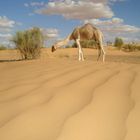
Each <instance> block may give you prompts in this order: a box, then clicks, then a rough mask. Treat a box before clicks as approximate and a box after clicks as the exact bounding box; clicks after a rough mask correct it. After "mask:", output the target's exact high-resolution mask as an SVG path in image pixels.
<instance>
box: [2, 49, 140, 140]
mask: <svg viewBox="0 0 140 140" xmlns="http://www.w3.org/2000/svg"><path fill="white" fill-rule="evenodd" d="M84 52H85V54H86V61H84V62H78V61H77V56H76V54H77V51H76V50H75V49H60V50H59V51H57V52H56V53H54V54H51V53H50V50H44V51H43V53H42V56H41V58H40V59H38V60H30V61H17V62H16V61H13V62H12V61H11V62H9V61H5V60H10V59H13V60H18V59H20V57H19V56H18V55H17V53H16V52H11V53H12V55H10V57H9V55H8V54H9V53H7V52H6V53H5V52H0V59H1V60H3V61H1V62H4V63H0V71H1V73H0V77H1V80H0V140H25V139H26V140H66V139H67V140H85V139H86V140H140V134H139V130H140V119H139V118H140V87H139V83H140V65H139V64H140V57H139V53H124V52H120V51H113V50H112V51H108V52H107V54H108V56H107V58H106V60H107V61H106V62H105V63H102V62H96V61H95V60H96V53H97V52H96V51H95V50H90V49H85V50H84ZM4 53H5V55H4Z"/></svg>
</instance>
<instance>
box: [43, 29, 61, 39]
mask: <svg viewBox="0 0 140 140" xmlns="http://www.w3.org/2000/svg"><path fill="white" fill-rule="evenodd" d="M41 31H42V33H43V34H44V36H45V37H47V38H50V39H52V38H57V37H58V36H59V31H58V29H54V28H47V29H45V28H41Z"/></svg>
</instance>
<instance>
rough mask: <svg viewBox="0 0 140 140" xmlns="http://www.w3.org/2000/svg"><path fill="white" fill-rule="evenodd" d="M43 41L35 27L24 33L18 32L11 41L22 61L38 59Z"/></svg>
mask: <svg viewBox="0 0 140 140" xmlns="http://www.w3.org/2000/svg"><path fill="white" fill-rule="evenodd" d="M43 40H44V39H43V35H42V32H41V31H40V29H39V28H37V27H34V28H33V29H30V30H26V31H19V32H17V33H16V35H15V36H14V37H13V39H12V41H13V42H14V43H15V45H16V49H18V50H19V51H20V53H21V56H22V58H23V59H35V58H37V57H39V56H40V52H41V48H42V46H43Z"/></svg>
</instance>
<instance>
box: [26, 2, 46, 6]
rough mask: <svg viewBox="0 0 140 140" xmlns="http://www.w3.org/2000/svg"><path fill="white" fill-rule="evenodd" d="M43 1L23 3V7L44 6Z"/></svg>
mask: <svg viewBox="0 0 140 140" xmlns="http://www.w3.org/2000/svg"><path fill="white" fill-rule="evenodd" d="M44 5H45V3H44V2H43V1H42V2H31V3H24V6H25V7H30V6H31V7H35V6H44Z"/></svg>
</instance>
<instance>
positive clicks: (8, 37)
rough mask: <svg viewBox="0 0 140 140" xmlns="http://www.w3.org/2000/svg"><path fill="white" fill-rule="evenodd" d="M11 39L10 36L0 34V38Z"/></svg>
mask: <svg viewBox="0 0 140 140" xmlns="http://www.w3.org/2000/svg"><path fill="white" fill-rule="evenodd" d="M11 37H12V35H11V34H9V33H8V34H0V38H7V39H10V38H11Z"/></svg>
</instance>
